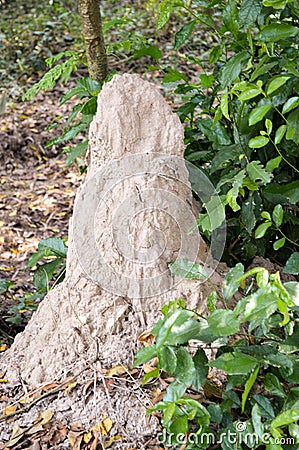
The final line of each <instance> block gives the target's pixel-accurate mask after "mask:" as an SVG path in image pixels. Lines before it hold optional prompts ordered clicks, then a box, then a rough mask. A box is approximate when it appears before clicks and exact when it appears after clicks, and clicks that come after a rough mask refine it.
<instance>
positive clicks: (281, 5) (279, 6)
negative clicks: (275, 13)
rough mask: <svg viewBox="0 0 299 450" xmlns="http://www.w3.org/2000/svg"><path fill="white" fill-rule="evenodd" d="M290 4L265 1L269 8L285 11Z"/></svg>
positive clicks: (274, 0) (280, 1) (285, 1)
mask: <svg viewBox="0 0 299 450" xmlns="http://www.w3.org/2000/svg"><path fill="white" fill-rule="evenodd" d="M287 3H288V0H263V5H264V6H269V7H270V8H274V9H284V8H285V7H286V5H287Z"/></svg>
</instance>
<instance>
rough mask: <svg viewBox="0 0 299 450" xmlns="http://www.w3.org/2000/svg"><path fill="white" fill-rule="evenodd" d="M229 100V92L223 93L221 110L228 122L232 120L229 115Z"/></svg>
mask: <svg viewBox="0 0 299 450" xmlns="http://www.w3.org/2000/svg"><path fill="white" fill-rule="evenodd" d="M228 99H229V95H228V93H227V92H225V93H223V94H222V95H221V99H220V109H221V112H222V114H223V115H224V117H226V118H227V119H228V120H230V117H229V113H228Z"/></svg>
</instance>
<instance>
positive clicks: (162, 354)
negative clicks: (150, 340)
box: [157, 345, 177, 375]
mask: <svg viewBox="0 0 299 450" xmlns="http://www.w3.org/2000/svg"><path fill="white" fill-rule="evenodd" d="M157 356H158V358H159V364H160V367H161V369H163V370H165V372H167V373H168V374H169V375H172V374H173V373H174V371H175V369H176V364H177V357H176V354H175V352H174V350H173V348H172V347H169V346H167V345H165V346H163V347H161V348H159V349H158V352H157Z"/></svg>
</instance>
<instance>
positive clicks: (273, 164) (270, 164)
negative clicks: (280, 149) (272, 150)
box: [266, 156, 282, 172]
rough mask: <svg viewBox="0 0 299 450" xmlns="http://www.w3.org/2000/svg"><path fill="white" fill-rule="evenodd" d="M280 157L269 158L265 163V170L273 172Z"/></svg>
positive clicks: (277, 165) (279, 161)
mask: <svg viewBox="0 0 299 450" xmlns="http://www.w3.org/2000/svg"><path fill="white" fill-rule="evenodd" d="M281 160H282V157H281V156H277V157H276V158H273V159H269V161H268V162H267V164H266V171H267V172H273V170H274V169H277V167H279V165H280V163H281Z"/></svg>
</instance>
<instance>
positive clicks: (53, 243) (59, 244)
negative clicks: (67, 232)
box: [38, 237, 67, 258]
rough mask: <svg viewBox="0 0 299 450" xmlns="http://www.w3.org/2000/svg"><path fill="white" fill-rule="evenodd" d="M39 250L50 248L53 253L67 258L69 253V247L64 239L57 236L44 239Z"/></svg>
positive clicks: (39, 245)
mask: <svg viewBox="0 0 299 450" xmlns="http://www.w3.org/2000/svg"><path fill="white" fill-rule="evenodd" d="M38 250H39V251H44V250H50V251H51V252H52V253H53V254H55V255H57V256H61V257H62V258H65V257H66V254H67V247H66V245H65V243H64V241H63V240H62V239H60V238H55V237H51V238H46V239H42V240H41V241H40V242H39V244H38Z"/></svg>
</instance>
